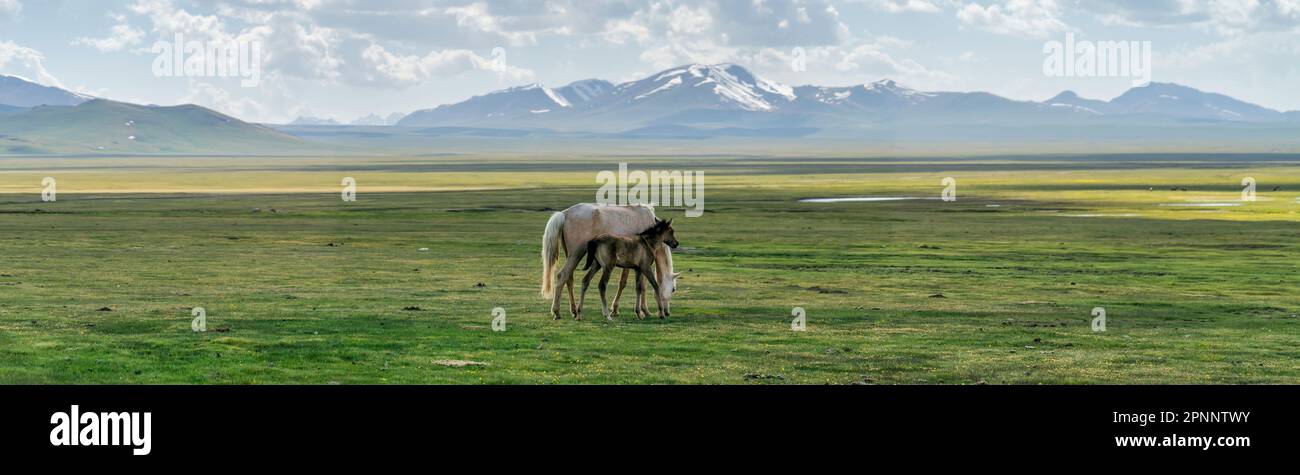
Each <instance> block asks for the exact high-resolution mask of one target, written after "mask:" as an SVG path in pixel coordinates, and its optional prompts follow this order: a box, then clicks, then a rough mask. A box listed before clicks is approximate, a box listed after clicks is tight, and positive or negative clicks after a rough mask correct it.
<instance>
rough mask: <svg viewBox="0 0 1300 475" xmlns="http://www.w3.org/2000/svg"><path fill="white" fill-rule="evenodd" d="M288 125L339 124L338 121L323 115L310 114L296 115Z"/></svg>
mask: <svg viewBox="0 0 1300 475" xmlns="http://www.w3.org/2000/svg"><path fill="white" fill-rule="evenodd" d="M289 125H340V124H339V121H337V120H334V119H329V118H324V117H314V116H310V115H302V116H298V118H297V119H294V120H293V122H290V123H289Z"/></svg>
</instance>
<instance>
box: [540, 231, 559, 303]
mask: <svg viewBox="0 0 1300 475" xmlns="http://www.w3.org/2000/svg"><path fill="white" fill-rule="evenodd" d="M562 245H564V213H563V212H557V213H555V214H552V215H551V219H550V220H549V221H547V222H546V232H545V233H543V234H542V297H545V298H551V297H553V296H555V289H554V288H553V286H554V285H555V282H554V281H555V277H554V274H555V261H557V260H559V259H560V246H562Z"/></svg>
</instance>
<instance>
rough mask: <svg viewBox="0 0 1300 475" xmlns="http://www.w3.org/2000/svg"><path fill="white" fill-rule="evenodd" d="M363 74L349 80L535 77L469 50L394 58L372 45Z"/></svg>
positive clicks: (364, 58) (413, 81)
mask: <svg viewBox="0 0 1300 475" xmlns="http://www.w3.org/2000/svg"><path fill="white" fill-rule="evenodd" d="M361 60H362V61H363V64H364V65H365V67H364V68H361V69H360V71H361V72H364V73H365V74H363V75H361V76H359V77H355V78H350V79H351V81H352V82H353V83H356V84H361V85H371V84H386V85H395V86H398V87H406V86H413V85H416V84H420V83H423V82H425V81H426V80H428V79H430V78H432V77H437V76H452V75H456V74H461V73H465V72H470V71H493V72H497V73H499V74H501V75H503V76H505V77H508V78H510V79H511V80H513V81H516V82H518V81H532V80H534V79H535V78H536V75H535V74H534V73H533V72H532V71H530V70H527V69H522V68H517V67H514V66H511V65H509V64H507V63H505V62H504V61H500V62H496V61H493V60H492V59H488V58H484V57H482V56H479V55H478V54H476V53H474V52H473V51H469V50H463V49H458V50H443V51H432V52H430V53H428V54H426V55H424V56H416V55H396V54H393V53H390V52H389V51H388V50H386V49H384V47H383V46H379V45H377V44H371V45H370V46H369V47H367V48H366V49H365V51H364V52H363V53H362V54H361Z"/></svg>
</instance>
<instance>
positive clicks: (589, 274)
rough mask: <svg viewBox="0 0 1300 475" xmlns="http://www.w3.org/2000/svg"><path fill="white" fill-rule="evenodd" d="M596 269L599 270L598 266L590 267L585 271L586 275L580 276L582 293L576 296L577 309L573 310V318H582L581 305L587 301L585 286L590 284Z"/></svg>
mask: <svg viewBox="0 0 1300 475" xmlns="http://www.w3.org/2000/svg"><path fill="white" fill-rule="evenodd" d="M598 270H600V267H595V268H592V269H591V270H589V271H587V276H586V277H583V278H582V294H580V295H581V296H580V297H578V311H577V312H574V314H573V318H576V319H578V320H581V319H582V307H583V305H585V304H586V303H587V288H588V287H590V286H591V278H592V277H595V276H596V271H598Z"/></svg>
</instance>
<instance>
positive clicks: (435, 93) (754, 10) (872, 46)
mask: <svg viewBox="0 0 1300 475" xmlns="http://www.w3.org/2000/svg"><path fill="white" fill-rule="evenodd" d="M176 33H181V34H183V35H184V39H185V40H187V41H189V40H195V41H205V42H212V43H213V44H239V43H238V42H240V41H243V42H245V43H244V44H250V45H251V44H258V45H260V48H261V58H260V64H261V69H260V71H261V77H260V82H259V83H258V84H257V86H256V87H244V86H243V85H241V81H240V79H239V78H222V77H204V76H200V77H178V76H172V77H167V76H158V75H156V74H155V67H154V66H155V64H154V63H155V62H156V60H157V59H158V56H159V55H158V54H157V53H155V51H157V50H155V49H154V47H155V43H157V42H159V41H165V42H169V43H171V42H174V40H175V34H176ZM1067 34H1073V35H1074V36H1075V38H1076V39H1078V40H1081V41H1082V40H1088V41H1150V42H1151V45H1152V50H1153V53H1152V63H1153V64H1152V65H1151V69H1152V78H1153V79H1154V80H1155V81H1160V82H1176V83H1181V84H1186V85H1190V86H1193V87H1197V88H1200V89H1203V90H1209V91H1214V92H1221V93H1225V94H1228V95H1232V96H1234V97H1238V98H1241V99H1245V100H1248V101H1251V102H1255V103H1258V104H1261V105H1264V106H1267V107H1272V108H1276V109H1282V110H1294V109H1300V0H1141V1H1120V0H843V1H822V0H803V1H796V0H735V1H689V2H686V1H676V0H610V1H605V0H586V1H579V0H503V1H495V0H494V1H474V0H469V1H459V0H448V1H440V0H229V1H191V0H127V1H104V0H62V1H60V0H43V1H36V0H0V74H16V75H20V76H23V77H26V78H30V79H33V80H36V81H38V82H41V83H44V84H47V85H55V86H60V87H64V88H68V89H72V90H76V91H79V92H84V93H87V94H92V95H96V96H100V97H107V98H112V99H117V100H124V101H130V102H137V103H151V104H178V103H197V104H200V105H204V106H207V107H212V108H214V109H217V110H220V111H222V112H226V113H229V114H233V115H235V116H237V117H240V118H244V119H247V120H254V121H262V122H283V121H288V120H291V119H293V118H294V117H297V116H299V115H313V116H320V117H329V118H334V119H337V120H340V121H345V122H346V121H350V120H352V119H354V118H356V117H360V116H363V115H367V114H371V113H377V114H380V115H386V114H389V113H393V112H410V111H412V110H415V109H421V108H428V107H433V106H436V105H438V104H442V103H448V102H455V101H460V100H463V99H465V98H468V97H470V96H473V95H477V94H482V93H485V92H488V91H491V90H495V89H500V88H504V87H509V86H514V85H520V84H527V83H532V82H540V83H542V84H544V85H547V86H561V85H564V84H566V83H568V82H571V81H574V80H579V79H586V78H604V79H608V80H611V81H615V82H620V81H626V80H632V79H637V78H640V77H642V76H644V75H648V74H651V73H654V72H656V71H660V70H663V69H667V68H669V67H672V66H675V65H679V64H686V63H696V62H700V63H722V62H728V63H736V64H740V65H742V66H745V67H748V68H750V69H751V70H753V71H754V72H755V73H757V74H760V75H762V76H765V77H768V78H770V79H774V80H778V81H781V82H785V83H787V84H791V85H803V84H817V85H835V86H842V85H851V84H860V83H865V82H871V81H875V80H879V79H882V78H891V79H894V80H896V81H898V82H900V83H903V84H904V85H907V86H910V87H913V88H917V89H926V90H959V91H970V90H984V91H990V92H994V93H997V94H1000V95H1003V96H1007V97H1011V98H1016V99H1026V100H1043V99H1046V98H1048V97H1051V96H1053V95H1055V94H1056V93H1058V92H1060V91H1062V90H1065V89H1071V90H1074V91H1076V92H1078V93H1079V94H1080V95H1082V96H1084V97H1092V98H1100V99H1109V98H1111V97H1113V96H1115V95H1118V94H1120V93H1122V92H1123V91H1124V90H1125V89H1127V88H1128V87H1131V85H1132V78H1124V77H1104V78H1099V77H1049V76H1047V75H1045V74H1044V73H1043V62H1044V58H1045V55H1044V52H1043V50H1044V44H1045V42H1048V41H1052V40H1056V41H1064V39H1065V37H1066V35H1067ZM497 48H500V49H497ZM796 48H799V50H798V51H801V52H802V57H803V59H804V65H805V66H806V67H805V68H803V70H799V71H796V70H795V68H792V67H791V62H792V56H793V55H797V54H798V53H796Z"/></svg>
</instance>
